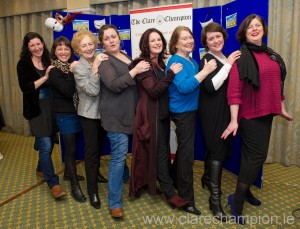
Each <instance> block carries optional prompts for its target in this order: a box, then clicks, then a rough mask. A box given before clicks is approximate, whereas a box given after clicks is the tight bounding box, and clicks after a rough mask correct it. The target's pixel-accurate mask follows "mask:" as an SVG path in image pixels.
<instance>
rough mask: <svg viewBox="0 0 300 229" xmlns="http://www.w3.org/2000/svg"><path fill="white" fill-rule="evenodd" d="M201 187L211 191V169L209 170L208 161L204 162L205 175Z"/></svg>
mask: <svg viewBox="0 0 300 229" xmlns="http://www.w3.org/2000/svg"><path fill="white" fill-rule="evenodd" d="M201 185H202V188H203V189H204V188H205V186H206V187H207V188H208V190H210V184H209V168H208V162H207V160H205V161H204V173H203V176H202V178H201Z"/></svg>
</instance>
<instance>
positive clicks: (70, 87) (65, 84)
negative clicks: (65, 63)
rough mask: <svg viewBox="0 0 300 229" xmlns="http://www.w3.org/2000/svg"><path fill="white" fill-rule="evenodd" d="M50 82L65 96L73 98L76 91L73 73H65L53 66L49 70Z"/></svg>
mask: <svg viewBox="0 0 300 229" xmlns="http://www.w3.org/2000/svg"><path fill="white" fill-rule="evenodd" d="M68 74H70V75H68ZM49 83H50V85H51V86H52V88H53V89H55V90H57V91H58V92H60V93H61V94H62V95H64V96H65V97H67V98H73V95H74V93H75V81H74V77H73V74H72V73H63V72H62V71H61V70H60V69H58V68H52V69H51V70H50V72H49Z"/></svg>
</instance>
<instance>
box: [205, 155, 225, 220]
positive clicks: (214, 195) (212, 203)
mask: <svg viewBox="0 0 300 229" xmlns="http://www.w3.org/2000/svg"><path fill="white" fill-rule="evenodd" d="M222 170H223V162H221V161H209V174H210V188H211V189H210V198H209V209H210V210H211V211H212V213H213V215H214V217H215V218H217V219H218V220H221V221H223V222H224V221H226V220H227V216H226V214H225V212H224V211H223V208H222V205H221V179H222Z"/></svg>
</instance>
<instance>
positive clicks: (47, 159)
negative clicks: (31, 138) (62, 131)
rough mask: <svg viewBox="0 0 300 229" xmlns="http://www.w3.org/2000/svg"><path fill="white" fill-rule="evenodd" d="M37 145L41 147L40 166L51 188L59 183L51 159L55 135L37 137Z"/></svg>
mask: <svg viewBox="0 0 300 229" xmlns="http://www.w3.org/2000/svg"><path fill="white" fill-rule="evenodd" d="M35 141H36V145H37V146H38V149H39V163H38V164H39V166H40V168H41V170H42V172H43V175H44V178H45V180H46V181H47V184H48V186H49V187H50V188H52V187H53V186H54V185H57V184H59V179H58V176H57V175H56V174H55V173H54V167H53V163H52V159H51V154H52V149H53V144H54V136H53V137H35Z"/></svg>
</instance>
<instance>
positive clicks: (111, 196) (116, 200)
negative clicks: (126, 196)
mask: <svg viewBox="0 0 300 229" xmlns="http://www.w3.org/2000/svg"><path fill="white" fill-rule="evenodd" d="M107 137H108V138H109V141H110V150H111V153H110V154H111V158H110V163H109V167H108V200H109V208H110V209H113V208H121V207H122V190H123V174H124V166H125V160H126V154H127V151H128V142H129V136H128V135H127V134H122V133H114V132H107Z"/></svg>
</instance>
